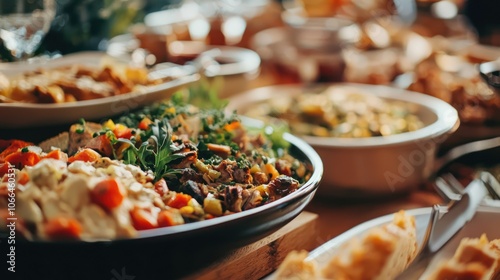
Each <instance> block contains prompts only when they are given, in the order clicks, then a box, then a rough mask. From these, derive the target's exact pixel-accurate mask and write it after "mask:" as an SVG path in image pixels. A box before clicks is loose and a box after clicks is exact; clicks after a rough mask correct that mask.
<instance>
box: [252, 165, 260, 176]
mask: <svg viewBox="0 0 500 280" xmlns="http://www.w3.org/2000/svg"><path fill="white" fill-rule="evenodd" d="M256 172H260V166H259V165H258V164H254V165H253V166H252V168H250V173H251V174H253V173H256Z"/></svg>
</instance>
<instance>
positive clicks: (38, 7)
mask: <svg viewBox="0 0 500 280" xmlns="http://www.w3.org/2000/svg"><path fill="white" fill-rule="evenodd" d="M55 9H56V3H55V0H16V1H0V39H1V40H2V42H3V45H4V46H5V48H6V49H7V50H9V51H10V53H11V54H12V56H13V57H14V59H15V60H17V61H22V60H27V59H28V58H30V57H32V56H33V54H34V53H35V51H36V50H37V48H38V47H39V46H40V44H41V42H42V39H43V37H44V36H45V34H46V33H47V31H48V30H49V28H50V24H51V22H52V20H53V19H54V16H55Z"/></svg>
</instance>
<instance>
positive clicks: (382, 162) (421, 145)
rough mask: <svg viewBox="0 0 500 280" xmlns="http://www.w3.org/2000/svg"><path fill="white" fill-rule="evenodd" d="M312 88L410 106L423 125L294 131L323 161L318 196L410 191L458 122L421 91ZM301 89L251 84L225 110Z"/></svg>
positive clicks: (240, 108) (423, 176) (358, 86)
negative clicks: (368, 133) (358, 133)
mask: <svg viewBox="0 0 500 280" xmlns="http://www.w3.org/2000/svg"><path fill="white" fill-rule="evenodd" d="M315 86H319V87H324V88H326V86H334V87H354V88H355V89H356V92H363V93H366V94H373V95H376V96H378V97H381V98H383V99H387V100H398V101H403V102H408V103H411V104H414V105H415V106H416V107H417V110H416V112H415V113H416V114H417V115H418V116H419V117H420V119H421V120H422V121H423V123H424V124H425V127H423V128H421V129H419V130H416V131H412V132H406V133H401V134H395V135H390V136H378V137H368V138H336V137H313V136H301V135H299V136H300V137H302V138H303V139H304V140H305V141H306V142H307V143H309V144H310V145H311V146H312V147H313V148H314V149H315V150H316V151H317V152H318V153H319V155H320V157H321V158H322V160H323V165H324V170H325V172H324V175H323V180H322V183H321V186H320V187H319V188H318V195H320V196H321V195H323V196H328V197H351V198H355V197H377V196H388V195H392V194H397V193H402V192H407V191H410V190H413V189H416V188H417V187H418V186H419V185H420V184H421V183H422V182H423V181H424V180H426V179H427V178H428V177H429V176H430V175H431V174H432V172H433V171H434V165H435V159H436V151H437V149H438V147H439V144H440V143H442V142H444V141H445V140H446V138H447V137H448V136H449V135H450V134H451V133H452V132H454V131H455V130H456V129H457V128H458V125H459V119H458V114H457V111H456V110H455V109H454V108H453V107H452V106H450V105H449V104H448V103H446V102H444V101H442V100H439V99H437V98H434V97H431V96H428V95H425V94H421V93H416V92H410V91H406V90H402V89H398V88H392V87H388V86H376V85H362V84H345V83H344V84H330V85H315ZM307 88H308V89H310V88H311V86H310V85H309V86H308V87H307ZM302 92H304V87H303V86H301V85H284V86H270V87H263V88H257V89H253V90H250V91H247V92H244V93H242V94H239V95H236V96H234V97H233V98H231V100H230V103H229V106H228V110H229V111H233V110H237V112H238V113H239V114H241V115H245V113H246V112H247V111H248V108H251V107H252V106H259V104H262V103H265V102H267V101H269V100H270V99H271V98H273V99H274V98H280V99H281V98H289V97H291V96H294V95H298V94H301V93H302Z"/></svg>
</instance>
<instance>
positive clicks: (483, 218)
mask: <svg viewBox="0 0 500 280" xmlns="http://www.w3.org/2000/svg"><path fill="white" fill-rule="evenodd" d="M406 212H407V213H408V214H409V215H413V216H414V217H415V222H416V228H417V240H418V244H419V246H420V244H421V243H422V240H423V237H424V235H425V231H426V230H427V225H428V222H429V218H430V213H431V208H418V209H412V210H407V211H406ZM393 216H394V215H393V214H390V215H386V216H382V217H379V218H376V219H373V220H370V221H368V222H365V223H362V224H360V225H358V226H356V227H354V228H352V229H350V230H348V231H346V232H345V233H343V234H341V235H339V236H337V237H335V238H333V239H331V240H330V241H328V242H326V243H324V244H323V245H321V246H320V247H318V248H317V249H315V250H314V251H312V252H310V253H309V256H308V258H307V259H308V260H314V261H316V262H317V263H318V266H319V267H322V266H324V265H326V264H327V263H328V261H329V260H330V259H331V258H332V256H333V255H335V254H337V253H338V252H339V249H340V248H341V246H342V245H343V244H344V243H346V242H348V241H349V240H351V238H356V237H361V236H362V235H363V234H364V233H365V232H366V231H368V230H370V229H372V228H375V227H378V226H381V225H384V224H388V223H390V222H391V221H392V220H393ZM498 219H500V208H499V207H489V206H480V207H479V209H478V211H477V213H476V215H475V216H474V218H473V219H472V220H471V221H470V222H469V223H467V224H466V225H465V227H464V228H463V229H462V230H461V231H459V232H458V233H457V234H456V235H455V236H454V237H453V238H452V239H451V240H450V241H449V242H448V243H447V244H446V245H445V246H444V247H443V248H442V249H441V250H440V251H439V252H438V253H437V254H436V256H435V257H434V259H433V260H432V261H431V264H430V265H429V267H428V269H427V271H431V270H432V269H433V267H435V266H436V265H437V264H439V261H438V260H440V259H449V258H451V257H452V256H453V254H454V253H455V250H456V249H457V248H458V245H459V243H460V240H461V239H462V238H465V237H469V238H478V237H480V236H481V234H483V233H485V234H486V236H487V237H488V239H490V240H492V239H497V238H500V228H499V227H498V226H497V225H496V224H495V223H492V221H496V220H498ZM269 278H270V279H272V278H273V276H272V275H271V276H270V277H269ZM421 279H426V278H425V274H424V275H422V278H421Z"/></svg>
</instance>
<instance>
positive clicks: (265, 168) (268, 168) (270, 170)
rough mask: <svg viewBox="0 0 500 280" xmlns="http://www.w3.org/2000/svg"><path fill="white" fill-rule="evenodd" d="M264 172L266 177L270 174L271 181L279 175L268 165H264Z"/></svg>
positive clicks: (272, 166)
mask: <svg viewBox="0 0 500 280" xmlns="http://www.w3.org/2000/svg"><path fill="white" fill-rule="evenodd" d="M264 171H265V173H266V174H268V175H269V174H271V179H276V178H277V177H278V176H279V175H280V174H279V173H278V170H276V168H275V167H274V165H272V164H270V163H266V165H264Z"/></svg>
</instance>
